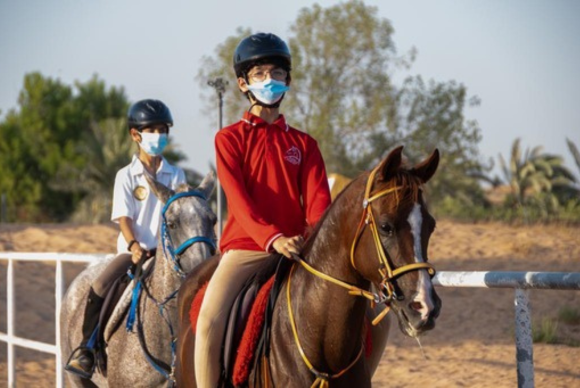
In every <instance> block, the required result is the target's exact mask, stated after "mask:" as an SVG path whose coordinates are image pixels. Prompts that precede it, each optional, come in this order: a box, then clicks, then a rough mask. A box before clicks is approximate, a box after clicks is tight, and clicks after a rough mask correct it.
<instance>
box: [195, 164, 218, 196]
mask: <svg viewBox="0 0 580 388" xmlns="http://www.w3.org/2000/svg"><path fill="white" fill-rule="evenodd" d="M214 187H215V172H213V170H210V171H209V172H208V173H207V175H206V176H205V178H203V180H202V181H201V183H200V184H199V186H198V188H197V189H198V190H199V191H201V192H202V193H203V194H204V195H205V197H206V198H208V199H209V197H210V196H211V193H212V192H213V189H214Z"/></svg>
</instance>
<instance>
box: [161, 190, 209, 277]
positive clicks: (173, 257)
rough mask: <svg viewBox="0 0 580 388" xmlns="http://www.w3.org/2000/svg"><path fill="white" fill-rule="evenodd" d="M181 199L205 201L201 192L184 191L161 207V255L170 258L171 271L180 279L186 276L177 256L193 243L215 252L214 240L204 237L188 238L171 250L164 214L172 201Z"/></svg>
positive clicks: (170, 240)
mask: <svg viewBox="0 0 580 388" xmlns="http://www.w3.org/2000/svg"><path fill="white" fill-rule="evenodd" d="M183 197H197V198H201V199H203V200H204V201H207V198H206V197H205V195H203V194H202V193H201V192H199V191H197V190H192V191H186V192H183V193H177V194H175V195H173V196H172V197H171V198H169V199H168V200H167V202H166V203H165V206H163V210H162V211H161V216H162V217H163V223H162V224H161V242H162V244H163V254H164V256H165V257H166V258H167V257H168V256H169V257H170V258H171V261H173V269H174V270H175V271H176V272H177V273H178V274H179V275H180V276H181V277H185V276H186V275H187V274H186V273H185V271H183V268H181V265H180V264H179V259H178V256H181V255H182V254H183V252H185V251H186V250H187V249H188V248H189V247H191V246H192V245H193V244H195V243H204V244H207V245H209V246H210V248H211V249H212V250H213V251H215V249H216V244H215V240H214V239H211V238H209V237H206V236H196V237H192V238H189V239H187V240H185V241H184V242H182V243H181V245H179V246H178V247H177V249H174V248H173V246H174V244H173V241H172V239H171V235H170V234H169V232H168V230H167V219H166V218H165V213H166V212H167V209H168V208H169V206H170V205H171V204H172V203H173V202H174V201H176V200H178V199H179V198H183ZM167 252H169V255H168V254H167Z"/></svg>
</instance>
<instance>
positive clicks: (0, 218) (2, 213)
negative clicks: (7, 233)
mask: <svg viewBox="0 0 580 388" xmlns="http://www.w3.org/2000/svg"><path fill="white" fill-rule="evenodd" d="M6 211H7V210H6V194H5V193H2V200H1V201H0V222H3V223H5V222H6V220H7V219H8V215H7V214H6Z"/></svg>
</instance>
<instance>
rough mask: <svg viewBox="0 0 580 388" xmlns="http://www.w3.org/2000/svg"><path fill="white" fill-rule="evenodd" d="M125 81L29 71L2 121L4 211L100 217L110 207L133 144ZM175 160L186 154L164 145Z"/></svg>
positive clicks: (49, 217)
mask: <svg viewBox="0 0 580 388" xmlns="http://www.w3.org/2000/svg"><path fill="white" fill-rule="evenodd" d="M128 106H129V103H128V101H127V97H126V96H125V92H124V90H123V88H117V87H110V88H107V87H106V85H105V83H104V81H102V80H100V79H98V78H97V76H96V75H95V76H93V77H92V78H91V79H90V80H89V81H87V82H85V83H81V82H78V81H77V82H75V84H74V86H69V85H66V84H64V83H62V82H61V81H60V80H59V79H53V78H50V77H43V76H42V75H41V74H40V73H30V74H27V75H26V76H25V78H24V85H23V89H22V91H21V92H20V95H19V99H18V109H13V110H11V111H9V112H8V113H7V115H6V117H5V119H4V120H3V122H1V123H0V166H1V167H0V168H1V171H0V193H3V194H6V197H7V198H6V199H7V203H8V204H9V207H10V208H11V209H16V210H15V211H13V212H12V213H11V214H10V219H13V220H14V219H17V220H18V221H61V220H65V219H69V218H70V217H71V216H73V215H74V219H75V220H77V221H103V220H106V219H108V217H109V215H110V209H111V207H110V201H111V196H112V188H113V184H114V181H115V174H116V172H117V171H118V170H119V169H120V168H121V167H123V166H124V165H126V164H127V163H128V162H129V161H130V156H131V153H132V152H134V150H135V148H134V147H135V146H134V145H133V142H132V141H131V140H130V138H129V136H128V131H127V126H126V122H125V115H126V112H127V108H128ZM168 158H170V159H171V160H172V161H173V162H177V161H179V160H182V159H184V155H183V154H182V153H180V152H179V151H177V150H175V149H171V147H170V149H169V152H168Z"/></svg>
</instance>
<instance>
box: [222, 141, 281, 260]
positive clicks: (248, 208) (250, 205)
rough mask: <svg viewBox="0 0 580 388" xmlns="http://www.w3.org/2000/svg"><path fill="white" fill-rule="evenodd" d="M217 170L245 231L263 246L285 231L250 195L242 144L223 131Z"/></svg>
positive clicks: (230, 207) (266, 247)
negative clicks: (243, 169)
mask: <svg viewBox="0 0 580 388" xmlns="http://www.w3.org/2000/svg"><path fill="white" fill-rule="evenodd" d="M215 147H216V162H217V163H216V165H217V173H218V177H219V179H220V182H221V184H222V187H223V189H224V192H225V193H226V195H227V198H228V205H229V206H228V208H229V210H230V211H231V212H232V213H233V216H234V217H235V218H236V220H237V221H238V222H239V223H240V224H241V225H243V226H244V229H245V230H246V232H247V233H248V234H249V235H250V237H252V239H253V240H254V241H255V242H256V243H257V244H259V245H260V246H261V247H262V248H263V249H264V250H268V249H269V247H270V245H271V244H272V242H273V240H275V237H276V236H281V235H282V233H281V231H280V230H279V229H278V227H276V226H275V225H273V224H271V223H269V222H268V221H267V220H266V219H265V218H264V217H263V216H262V214H261V212H260V209H259V207H258V206H257V205H256V203H254V201H253V200H252V198H250V196H249V194H248V192H247V190H246V186H245V184H244V178H243V175H242V168H241V166H242V163H243V159H242V156H241V151H240V150H241V149H242V146H241V144H238V140H237V139H236V138H235V136H234V135H232V134H231V133H228V132H225V131H220V132H218V133H217V135H216V137H215Z"/></svg>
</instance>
